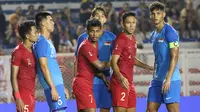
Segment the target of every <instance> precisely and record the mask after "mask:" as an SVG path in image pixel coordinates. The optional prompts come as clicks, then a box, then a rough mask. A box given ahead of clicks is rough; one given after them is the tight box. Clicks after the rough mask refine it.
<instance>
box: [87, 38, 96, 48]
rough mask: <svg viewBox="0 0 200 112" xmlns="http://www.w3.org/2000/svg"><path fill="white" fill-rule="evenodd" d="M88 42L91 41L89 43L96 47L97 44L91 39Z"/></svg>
mask: <svg viewBox="0 0 200 112" xmlns="http://www.w3.org/2000/svg"><path fill="white" fill-rule="evenodd" d="M88 40H89V42H90V43H91V44H92V45H93V46H94V47H96V44H97V42H93V41H91V40H90V39H88Z"/></svg>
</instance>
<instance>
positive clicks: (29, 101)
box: [17, 90, 35, 112]
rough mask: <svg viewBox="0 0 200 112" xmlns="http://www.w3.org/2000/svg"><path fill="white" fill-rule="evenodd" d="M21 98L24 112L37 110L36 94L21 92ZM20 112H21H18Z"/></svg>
mask: <svg viewBox="0 0 200 112" xmlns="http://www.w3.org/2000/svg"><path fill="white" fill-rule="evenodd" d="M19 93H20V96H21V99H22V101H23V102H24V112H34V109H35V96H34V93H30V92H26V91H24V90H23V91H20V92H19ZM17 112H19V111H17Z"/></svg>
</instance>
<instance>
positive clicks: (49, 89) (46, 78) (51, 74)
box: [33, 12, 67, 112]
mask: <svg viewBox="0 0 200 112" xmlns="http://www.w3.org/2000/svg"><path fill="white" fill-rule="evenodd" d="M35 21H36V25H37V27H38V28H39V30H40V33H41V34H40V35H39V39H38V41H37V42H36V43H35V44H34V46H33V47H34V54H35V57H36V62H37V64H36V68H37V69H36V70H37V74H38V79H39V81H40V83H41V85H42V87H43V89H44V93H45V96H46V100H47V102H48V105H49V108H50V111H51V112H65V111H66V96H65V95H67V93H66V92H65V87H64V84H63V78H62V73H61V70H60V68H59V65H58V62H57V60H56V50H55V47H54V46H53V43H52V41H51V38H50V34H51V33H52V32H53V30H54V22H53V20H52V17H51V14H50V13H49V12H39V13H37V14H36V16H35Z"/></svg>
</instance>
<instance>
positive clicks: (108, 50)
mask: <svg viewBox="0 0 200 112" xmlns="http://www.w3.org/2000/svg"><path fill="white" fill-rule="evenodd" d="M87 38H88V35H87V33H83V34H81V35H80V36H79V38H78V42H77V48H76V51H75V56H77V52H78V48H79V46H80V44H81V42H82V41H84V40H85V39H87ZM115 38H116V36H115V35H114V34H113V33H111V32H108V31H104V33H103V34H102V36H101V37H100V38H99V39H98V59H99V60H100V61H101V62H108V61H109V60H110V57H111V55H112V49H113V44H114V40H115ZM103 73H104V74H105V75H106V76H108V77H109V76H110V68H108V69H106V70H104V71H103ZM94 84H103V81H102V80H101V79H99V78H98V77H95V78H94Z"/></svg>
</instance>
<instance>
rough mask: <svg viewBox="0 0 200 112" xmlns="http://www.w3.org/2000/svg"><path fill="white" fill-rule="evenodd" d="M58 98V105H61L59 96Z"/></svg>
mask: <svg viewBox="0 0 200 112" xmlns="http://www.w3.org/2000/svg"><path fill="white" fill-rule="evenodd" d="M58 98H59V99H58V105H62V100H61V97H60V96H59V97H58Z"/></svg>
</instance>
